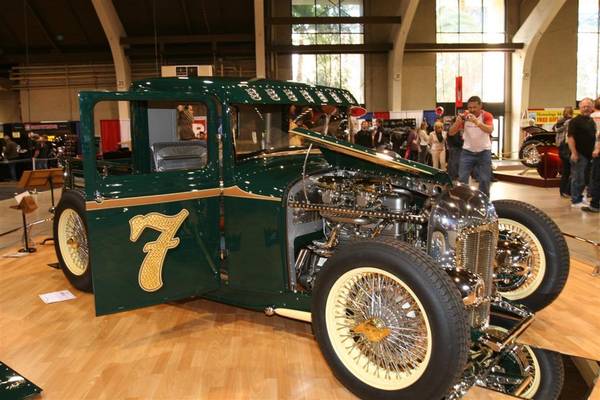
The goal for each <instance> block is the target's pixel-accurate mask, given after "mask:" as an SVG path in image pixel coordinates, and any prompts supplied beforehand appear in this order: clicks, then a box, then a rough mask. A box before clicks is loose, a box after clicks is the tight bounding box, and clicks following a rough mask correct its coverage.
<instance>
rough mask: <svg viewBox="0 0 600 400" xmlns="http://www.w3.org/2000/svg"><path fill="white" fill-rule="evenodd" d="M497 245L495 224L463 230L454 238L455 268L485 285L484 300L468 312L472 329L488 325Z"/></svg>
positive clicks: (496, 227)
mask: <svg viewBox="0 0 600 400" xmlns="http://www.w3.org/2000/svg"><path fill="white" fill-rule="evenodd" d="M497 243H498V224H497V223H489V224H484V225H478V226H472V227H468V228H464V229H462V230H460V231H459V233H458V236H457V238H456V246H455V251H456V267H457V268H459V269H465V270H467V271H469V272H472V273H475V274H477V275H479V276H480V277H481V279H482V280H483V282H484V284H485V300H484V301H483V302H481V304H479V305H477V306H476V307H475V308H473V309H471V310H470V318H471V326H473V327H480V326H485V325H487V323H488V318H489V314H490V298H491V296H492V294H493V293H492V291H493V287H494V286H493V285H494V282H493V278H494V277H493V274H494V265H493V262H494V257H495V252H496V246H497Z"/></svg>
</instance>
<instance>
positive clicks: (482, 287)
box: [288, 171, 498, 327]
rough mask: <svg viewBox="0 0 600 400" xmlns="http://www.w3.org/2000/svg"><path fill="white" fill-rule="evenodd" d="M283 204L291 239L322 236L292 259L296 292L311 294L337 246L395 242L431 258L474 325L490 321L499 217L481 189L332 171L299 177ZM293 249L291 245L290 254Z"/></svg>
mask: <svg viewBox="0 0 600 400" xmlns="http://www.w3.org/2000/svg"><path fill="white" fill-rule="evenodd" d="M288 206H289V209H290V215H289V216H288V222H289V224H288V226H291V227H292V230H291V231H292V234H293V236H302V235H303V234H306V233H307V232H309V231H311V229H310V226H312V229H313V232H314V230H316V229H319V230H321V231H322V233H323V235H322V236H324V239H323V240H312V241H311V242H310V243H307V244H306V245H305V246H303V247H302V249H301V250H300V251H299V253H298V254H297V257H295V258H293V259H292V258H290V260H289V261H290V265H294V270H293V271H290V272H291V273H290V276H291V279H290V285H291V287H293V288H295V289H296V290H300V291H311V290H312V287H313V283H314V281H315V278H316V275H317V274H318V273H319V271H320V270H321V268H322V267H323V266H324V265H325V262H326V261H327V258H328V257H330V256H331V255H332V254H333V253H334V252H335V248H336V247H337V246H338V245H339V244H340V243H344V242H346V241H348V240H352V239H356V238H374V237H378V236H387V237H393V238H395V239H398V240H401V241H403V242H406V243H410V244H411V245H413V246H415V247H417V248H420V249H422V250H423V251H424V252H427V253H428V254H429V255H431V256H432V257H433V259H434V260H436V261H437V262H438V264H439V265H440V266H441V267H442V268H444V269H445V270H446V271H447V272H448V274H449V275H450V276H451V278H452V280H453V281H454V282H455V284H456V286H457V287H458V289H459V291H460V292H461V295H462V297H463V302H464V304H465V306H466V307H467V309H468V311H469V313H470V319H471V325H472V326H473V327H483V326H485V325H486V324H487V322H488V319H489V310H490V301H491V298H492V295H493V287H494V286H493V285H494V282H493V279H494V277H493V261H494V257H495V254H496V253H495V252H496V244H497V241H498V218H497V216H496V213H495V210H494V208H493V206H492V204H491V203H490V202H489V200H488V199H487V198H486V197H485V196H484V195H483V194H481V193H480V192H478V191H475V190H472V189H471V188H469V187H468V186H460V185H459V186H456V187H453V188H449V189H443V188H441V187H440V186H439V185H435V184H430V183H427V182H424V181H422V180H414V179H410V178H400V179H396V178H388V177H380V176H377V177H374V176H368V175H364V174H360V173H353V172H347V171H337V172H332V173H329V174H322V175H317V176H311V177H307V178H305V179H303V180H302V181H301V182H299V183H298V184H296V185H295V186H294V187H293V188H292V190H290V194H289V197H288ZM317 226H318V228H317ZM293 250H294V247H293V243H290V254H291V255H292V257H293V254H294V251H293Z"/></svg>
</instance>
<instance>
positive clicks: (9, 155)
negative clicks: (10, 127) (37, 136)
mask: <svg viewBox="0 0 600 400" xmlns="http://www.w3.org/2000/svg"><path fill="white" fill-rule="evenodd" d="M2 154H3V155H4V158H5V159H6V160H7V161H8V169H9V170H10V178H11V179H12V180H13V181H16V180H17V168H16V167H17V165H16V164H15V163H14V162H11V161H13V160H16V159H18V158H19V146H17V144H16V143H15V142H13V140H12V138H11V137H10V136H9V135H6V134H5V135H4V148H3V149H2Z"/></svg>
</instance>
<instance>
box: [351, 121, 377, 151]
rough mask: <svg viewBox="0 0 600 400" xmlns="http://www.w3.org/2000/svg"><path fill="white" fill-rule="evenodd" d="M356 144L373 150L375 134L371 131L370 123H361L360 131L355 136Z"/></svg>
mask: <svg viewBox="0 0 600 400" xmlns="http://www.w3.org/2000/svg"><path fill="white" fill-rule="evenodd" d="M354 143H356V144H359V145H361V146H364V147H368V148H370V149H372V148H373V133H371V130H370V129H369V121H362V122H361V123H360V131H358V132H356V133H355V134H354Z"/></svg>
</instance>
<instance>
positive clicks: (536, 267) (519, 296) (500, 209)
mask: <svg viewBox="0 0 600 400" xmlns="http://www.w3.org/2000/svg"><path fill="white" fill-rule="evenodd" d="M493 203H494V207H495V208H496V212H497V214H498V227H499V230H500V237H499V242H498V249H497V252H496V267H495V274H496V277H497V278H496V279H497V280H496V288H497V289H498V292H499V293H500V294H501V295H502V296H503V297H505V298H507V299H508V300H512V301H515V302H518V303H521V304H524V305H526V306H527V307H528V308H529V309H531V310H533V311H539V310H541V309H543V308H544V307H547V306H548V305H549V304H550V303H552V302H553V301H554V300H555V299H556V297H558V295H559V294H560V292H561V291H562V290H563V288H564V286H565V284H566V282H567V277H568V276H569V264H570V258H569V248H568V247H567V242H566V241H565V238H564V237H563V235H562V233H561V232H560V229H559V228H558V226H557V225H556V224H555V223H554V221H552V220H551V219H550V217H548V216H547V215H546V214H545V213H544V212H542V211H541V210H539V209H538V208H536V207H534V206H532V205H530V204H527V203H524V202H521V201H516V200H497V201H494V202H493Z"/></svg>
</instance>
